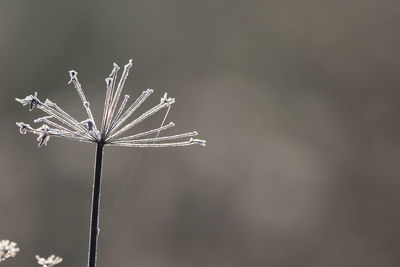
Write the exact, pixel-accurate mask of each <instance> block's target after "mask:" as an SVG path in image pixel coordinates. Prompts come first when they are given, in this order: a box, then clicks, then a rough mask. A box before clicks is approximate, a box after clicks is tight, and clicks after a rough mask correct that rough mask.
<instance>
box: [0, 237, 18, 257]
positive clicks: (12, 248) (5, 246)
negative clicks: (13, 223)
mask: <svg viewBox="0 0 400 267" xmlns="http://www.w3.org/2000/svg"><path fill="white" fill-rule="evenodd" d="M18 252H19V248H18V247H17V243H15V242H11V241H10V240H0V262H2V261H5V260H6V259H7V258H10V257H15V255H17V253H18Z"/></svg>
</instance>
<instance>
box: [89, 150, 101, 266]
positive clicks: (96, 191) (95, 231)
mask: <svg viewBox="0 0 400 267" xmlns="http://www.w3.org/2000/svg"><path fill="white" fill-rule="evenodd" d="M103 150H104V144H102V143H98V144H97V150H96V161H95V165H94V180H93V192H92V211H91V218H90V241H89V255H88V257H89V262H88V267H95V266H96V258H97V240H98V235H99V231H100V228H99V211H100V192H101V190H100V189H101V169H102V165H103Z"/></svg>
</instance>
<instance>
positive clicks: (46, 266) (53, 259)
mask: <svg viewBox="0 0 400 267" xmlns="http://www.w3.org/2000/svg"><path fill="white" fill-rule="evenodd" d="M36 259H37V261H38V264H39V265H41V266H42V267H52V266H54V265H56V264H59V263H60V262H62V260H63V259H62V258H60V257H57V256H55V255H51V256H50V257H48V258H47V259H46V258H41V257H40V256H39V255H36Z"/></svg>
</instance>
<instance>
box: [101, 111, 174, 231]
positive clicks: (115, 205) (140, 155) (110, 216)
mask: <svg viewBox="0 0 400 267" xmlns="http://www.w3.org/2000/svg"><path fill="white" fill-rule="evenodd" d="M170 109H171V106H169V107H168V109H167V111H166V112H165V115H164V118H163V120H162V122H161V125H160V127H163V126H164V123H165V121H166V120H167V117H168V114H169V111H170ZM159 135H160V131H158V132H157V135H156V138H157V137H158V136H159ZM153 143H154V142H153ZM142 154H143V150H140V152H139V155H138V156H137V158H136V159H135V162H134V164H133V166H132V168H131V170H130V171H129V175H128V177H127V178H126V179H125V182H124V185H123V186H122V189H121V191H120V193H119V195H118V198H117V201H116V202H115V204H114V207H113V209H112V210H111V214H110V215H109V218H108V220H107V222H106V224H105V226H104V230H107V229H108V228H109V226H110V224H111V221H112V219H113V217H114V214H115V212H116V211H117V208H118V206H119V204H120V202H121V200H122V197H123V196H124V195H125V192H126V189H127V187H128V185H129V183H130V181H131V180H132V177H133V175H134V173H135V171H136V167H137V164H138V162H139V160H140V158H141V157H142Z"/></svg>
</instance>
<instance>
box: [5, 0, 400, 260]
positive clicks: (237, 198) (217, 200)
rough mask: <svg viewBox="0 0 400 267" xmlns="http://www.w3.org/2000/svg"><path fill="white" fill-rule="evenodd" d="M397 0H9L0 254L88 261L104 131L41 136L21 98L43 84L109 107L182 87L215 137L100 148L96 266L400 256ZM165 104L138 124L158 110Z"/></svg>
mask: <svg viewBox="0 0 400 267" xmlns="http://www.w3.org/2000/svg"><path fill="white" fill-rule="evenodd" d="M399 25H400V2H399V1H395V0H351V1H348V0H337V1H311V0H308V1H307V0H304V1H289V0H283V1H282V0H280V1H228V0H213V1H209V0H206V1H182V0H170V1H162V0H147V1H142V0H140V1H103V0H102V1H94V0H93V1H78V0H70V1H59V0H51V1H50V0H35V1H20V0H2V1H0V73H1V90H0V101H1V105H0V119H1V139H0V147H1V152H0V168H1V169H0V170H1V172H0V173H1V174H0V175H1V177H0V178H1V180H0V239H2V238H6V239H11V240H14V241H16V242H18V244H19V245H20V247H21V252H20V253H19V254H18V256H17V257H16V258H14V259H10V260H7V261H6V262H2V263H1V265H2V266H10V267H13V266H14V267H16V266H18V267H20V266H34V265H35V262H34V261H35V260H34V258H33V256H34V255H36V254H39V255H42V256H48V255H50V254H51V253H55V254H57V255H60V256H62V257H63V258H64V262H63V263H62V264H60V265H59V266H60V267H61V266H74V267H84V266H85V265H86V257H87V244H88V227H89V211H90V197H91V183H92V171H93V161H94V152H95V146H94V145H90V144H81V143H76V142H70V141H68V140H56V139H51V140H50V142H49V145H48V146H47V147H43V148H40V149H39V148H37V142H36V141H35V136H33V135H26V136H22V135H20V134H19V133H18V129H17V127H16V126H15V122H16V121H24V122H28V123H31V124H33V120H34V119H35V118H37V117H41V116H42V113H41V112H40V111H39V110H35V111H32V112H28V111H27V108H26V107H24V108H22V107H21V106H20V105H19V104H18V103H16V102H15V101H14V98H15V97H25V96H26V95H29V94H32V93H33V92H34V91H35V90H37V91H38V92H39V98H41V99H45V98H49V99H51V100H53V101H55V102H57V103H58V104H59V105H60V106H62V107H63V108H64V109H66V110H68V111H70V112H71V113H72V114H73V115H74V116H76V117H77V118H78V119H82V120H83V119H85V113H84V110H83V108H82V106H81V103H80V100H79V97H78V95H77V93H76V91H75V90H74V89H73V88H72V87H71V86H69V85H67V81H68V79H69V76H68V73H67V71H68V70H70V69H75V70H77V71H78V72H79V77H80V81H81V83H82V84H83V86H84V89H85V92H86V96H87V98H88V99H89V100H90V101H91V103H92V106H93V108H94V110H95V113H96V116H97V118H100V116H101V115H100V113H101V110H102V104H103V99H104V94H105V83H104V78H105V77H106V76H107V75H108V74H109V73H110V71H111V68H112V63H113V62H117V63H118V64H119V65H120V66H123V65H124V64H126V63H127V61H128V60H129V58H133V59H134V68H133V74H132V75H130V76H129V79H128V82H127V86H126V88H125V93H128V94H130V95H131V99H134V97H137V96H138V95H139V94H140V93H141V91H142V90H143V89H146V88H154V89H155V93H154V94H153V96H152V97H151V98H150V100H148V101H147V103H146V104H145V105H143V107H142V108H141V109H140V111H145V110H146V109H147V108H149V107H151V106H153V105H155V104H157V103H158V102H159V98H160V97H161V96H162V95H163V93H164V92H168V93H169V94H170V95H171V96H173V97H175V98H176V100H177V103H176V104H175V105H174V107H173V109H172V110H171V113H170V117H169V119H168V120H167V121H170V120H171V121H174V122H175V123H176V124H177V126H176V127H175V128H176V129H174V130H173V131H171V132H172V133H174V132H182V131H186V130H198V131H199V133H200V137H201V138H205V139H207V142H208V143H207V144H208V145H207V147H206V148H202V147H198V146H194V147H187V148H176V149H175V148H167V149H157V150H154V149H144V150H139V149H124V148H107V149H106V152H105V166H104V180H103V195H102V212H101V235H100V243H99V246H100V247H99V258H98V266H99V267H100V266H138V267H139V266H143V267H175V266H182V267H203V266H207V267H228V266H229V267H244V266H251V267H252V266H255V267H258V266H278V267H279V266H282V267H287V266H296V267H297V266H299V267H302V266H307V267H321V266H322V267H330V266H332V267H336V266H341V267H347V266H348V267H358V266H360V267H361V266H362V267H370V266H371V267H372V266H400V253H399V251H400V209H399V203H400V179H399V178H400V177H399V174H400V151H399V149H400V121H399V114H400V105H399V103H400V91H399V85H400V80H399V71H400V68H399V67H400V53H399V47H400V32H399ZM163 115H164V114H159V115H158V116H156V117H154V118H153V119H152V120H149V121H148V122H146V123H144V124H141V125H140V126H139V127H138V128H137V131H140V130H147V129H150V127H154V126H158V125H159V123H160V121H161V119H162V117H163Z"/></svg>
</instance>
